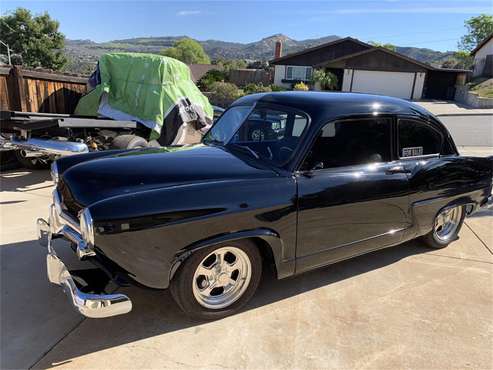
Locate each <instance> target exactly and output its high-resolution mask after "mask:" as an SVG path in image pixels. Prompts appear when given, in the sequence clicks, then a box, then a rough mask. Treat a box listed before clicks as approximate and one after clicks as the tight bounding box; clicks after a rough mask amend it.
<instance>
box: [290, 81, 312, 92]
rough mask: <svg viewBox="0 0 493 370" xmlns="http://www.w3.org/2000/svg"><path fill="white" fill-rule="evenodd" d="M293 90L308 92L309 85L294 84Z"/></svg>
mask: <svg viewBox="0 0 493 370" xmlns="http://www.w3.org/2000/svg"><path fill="white" fill-rule="evenodd" d="M293 90H297V91H308V90H309V89H308V85H307V84H305V83H304V82H298V83H297V84H294V86H293Z"/></svg>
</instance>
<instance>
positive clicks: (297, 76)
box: [286, 66, 312, 81]
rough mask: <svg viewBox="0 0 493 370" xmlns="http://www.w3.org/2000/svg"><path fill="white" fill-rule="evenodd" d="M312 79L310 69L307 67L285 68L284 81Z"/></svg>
mask: <svg viewBox="0 0 493 370" xmlns="http://www.w3.org/2000/svg"><path fill="white" fill-rule="evenodd" d="M311 78H312V67H307V66H287V67H286V80H294V81H310V79H311Z"/></svg>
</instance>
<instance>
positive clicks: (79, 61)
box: [65, 34, 453, 73]
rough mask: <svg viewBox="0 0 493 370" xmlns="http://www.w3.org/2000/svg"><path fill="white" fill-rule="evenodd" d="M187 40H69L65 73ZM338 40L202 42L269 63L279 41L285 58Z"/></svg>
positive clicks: (438, 56) (226, 54)
mask: <svg viewBox="0 0 493 370" xmlns="http://www.w3.org/2000/svg"><path fill="white" fill-rule="evenodd" d="M184 37H186V36H165V37H138V38H132V39H123V40H114V41H110V42H104V43H96V42H93V41H91V40H66V42H65V53H66V54H67V56H68V57H69V60H70V63H69V64H68V65H67V67H66V70H68V71H71V72H76V73H90V72H91V71H92V70H93V69H94V64H95V63H96V61H97V60H98V58H99V57H100V56H101V55H102V54H104V53H109V52H116V51H132V52H140V53H159V51H161V50H162V49H164V48H168V47H170V46H172V45H173V43H174V42H175V41H177V40H179V39H182V38H184ZM338 38H339V37H338V36H336V35H330V36H325V37H321V38H317V39H307V40H294V39H292V38H289V37H288V36H286V35H283V34H276V35H272V36H269V37H266V38H263V39H262V40H259V41H255V42H251V43H246V44H243V43H239V42H227V41H220V40H205V41H199V42H200V43H201V44H202V46H203V47H204V50H205V52H206V53H207V54H208V55H209V56H210V58H211V59H218V58H224V59H249V60H269V59H271V58H272V57H273V53H274V45H275V43H276V41H277V40H282V42H283V54H289V53H292V52H295V51H299V50H302V49H305V48H308V47H312V46H316V45H320V44H323V43H326V42H330V41H332V40H336V39H338ZM397 51H398V52H399V53H402V54H404V55H407V56H409V57H411V58H415V59H417V60H419V61H422V62H425V63H429V64H437V65H440V64H441V63H442V62H443V61H445V60H447V59H449V58H450V57H451V56H452V55H453V52H445V53H443V52H440V51H435V50H430V49H423V48H414V47H397Z"/></svg>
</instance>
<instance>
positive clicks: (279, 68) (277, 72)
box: [274, 65, 291, 89]
mask: <svg viewBox="0 0 493 370" xmlns="http://www.w3.org/2000/svg"><path fill="white" fill-rule="evenodd" d="M285 74H286V66H284V65H276V66H274V85H276V86H280V87H285V88H287V89H289V88H290V87H291V85H290V84H288V83H284V82H282V80H283V79H284V78H285Z"/></svg>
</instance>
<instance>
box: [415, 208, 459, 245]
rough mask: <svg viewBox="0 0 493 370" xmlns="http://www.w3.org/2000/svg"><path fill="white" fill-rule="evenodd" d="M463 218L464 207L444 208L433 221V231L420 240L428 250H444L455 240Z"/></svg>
mask: <svg viewBox="0 0 493 370" xmlns="http://www.w3.org/2000/svg"><path fill="white" fill-rule="evenodd" d="M465 216H466V209H465V207H464V206H456V207H446V208H444V209H442V210H440V212H438V214H437V215H436V216H435V219H434V221H433V230H431V231H430V232H429V233H428V234H426V235H424V236H422V237H421V238H422V240H423V241H424V242H425V243H426V245H427V246H428V247H430V248H434V249H441V248H445V247H446V246H447V245H449V244H450V243H451V242H453V241H454V240H456V239H457V237H458V235H459V231H460V229H461V227H462V224H463V223H464V217H465Z"/></svg>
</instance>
